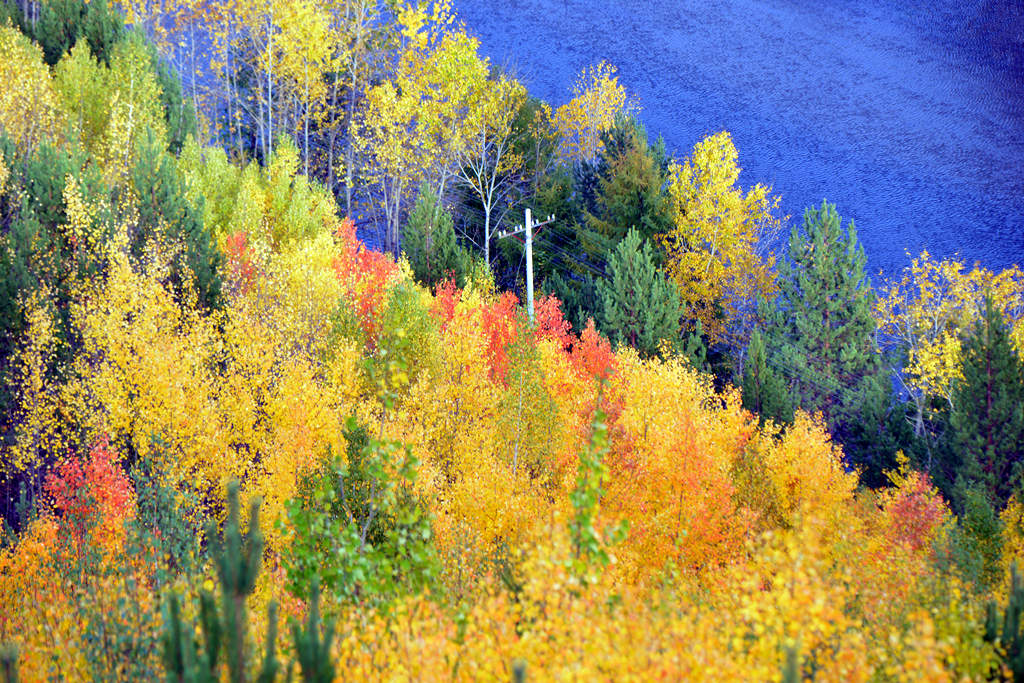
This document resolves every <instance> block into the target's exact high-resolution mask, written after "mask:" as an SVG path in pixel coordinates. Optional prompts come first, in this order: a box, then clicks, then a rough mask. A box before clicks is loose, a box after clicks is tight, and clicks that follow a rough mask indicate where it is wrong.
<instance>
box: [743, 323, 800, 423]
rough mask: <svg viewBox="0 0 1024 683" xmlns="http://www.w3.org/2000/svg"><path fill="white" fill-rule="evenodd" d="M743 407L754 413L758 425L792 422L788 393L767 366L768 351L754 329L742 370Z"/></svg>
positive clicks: (791, 408) (775, 374)
mask: <svg viewBox="0 0 1024 683" xmlns="http://www.w3.org/2000/svg"><path fill="white" fill-rule="evenodd" d="M743 407H744V408H746V409H747V410H749V411H751V412H752V413H756V414H757V415H758V417H759V418H760V422H761V424H764V421H765V420H773V421H775V422H776V423H788V422H792V421H793V405H792V403H791V402H790V398H789V390H788V389H787V388H786V383H785V382H784V381H783V380H782V378H781V377H780V376H779V374H778V373H777V372H776V371H775V369H774V368H772V367H771V366H770V365H768V352H767V350H766V349H765V345H764V336H763V335H762V334H761V330H760V329H759V328H754V334H752V335H751V337H750V346H749V347H748V349H747V362H746V364H745V365H744V368H743Z"/></svg>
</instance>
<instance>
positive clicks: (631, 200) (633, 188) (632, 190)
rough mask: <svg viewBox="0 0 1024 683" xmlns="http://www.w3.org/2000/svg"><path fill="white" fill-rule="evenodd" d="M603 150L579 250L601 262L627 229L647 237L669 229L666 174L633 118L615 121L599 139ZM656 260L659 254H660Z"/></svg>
mask: <svg viewBox="0 0 1024 683" xmlns="http://www.w3.org/2000/svg"><path fill="white" fill-rule="evenodd" d="M602 139H603V141H604V151H603V152H602V154H601V159H600V162H599V164H598V170H597V194H596V196H595V198H594V210H593V211H587V212H585V218H584V220H585V223H586V227H585V228H584V229H582V230H581V234H580V237H581V241H582V242H583V247H584V248H585V249H586V250H587V251H588V252H589V253H590V254H591V255H592V256H593V257H595V258H597V259H600V260H603V259H604V258H606V255H607V254H608V253H609V252H610V251H611V250H612V249H614V248H615V246H616V245H617V244H618V243H619V242H620V241H621V240H622V239H623V238H624V237H625V236H626V233H627V231H628V230H629V229H630V228H636V230H637V231H638V232H640V234H641V235H642V236H643V237H644V238H646V239H650V238H651V237H653V236H654V235H657V234H660V233H663V232H666V231H668V230H669V228H670V227H671V222H672V216H671V207H670V206H669V203H668V198H667V196H666V194H665V192H664V191H663V189H662V188H663V186H664V184H665V173H664V171H663V169H662V167H661V165H660V164H659V161H658V159H657V158H656V157H655V154H654V152H653V151H652V150H651V149H650V147H649V145H648V144H647V133H646V131H645V130H644V129H643V126H641V125H640V124H639V123H638V122H637V121H636V120H635V119H632V118H620V120H619V121H617V122H616V125H615V127H614V128H612V129H611V130H610V131H608V132H607V133H605V134H604V135H603V136H602ZM659 258H660V255H659Z"/></svg>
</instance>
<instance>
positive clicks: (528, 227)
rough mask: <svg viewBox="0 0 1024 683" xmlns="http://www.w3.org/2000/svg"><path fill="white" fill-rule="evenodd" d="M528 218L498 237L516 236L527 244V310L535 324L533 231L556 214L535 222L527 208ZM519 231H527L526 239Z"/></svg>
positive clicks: (531, 322)
mask: <svg viewBox="0 0 1024 683" xmlns="http://www.w3.org/2000/svg"><path fill="white" fill-rule="evenodd" d="M525 217H526V220H525V222H524V224H523V225H517V226H516V227H514V228H512V229H511V230H506V231H505V232H499V233H498V239H502V238H504V237H515V238H516V239H518V240H520V241H522V242H523V243H524V244H525V245H526V311H527V313H528V314H529V316H530V324H531V325H532V324H533V232H534V230H536V229H537V228H542V227H544V226H545V225H548V224H549V223H553V222H554V220H555V217H554V216H548V218H547V220H546V221H543V222H541V223H534V222H533V212H532V211H530V209H527V210H526V216H525ZM519 233H526V234H525V235H524V237H525V239H523V238H522V237H519Z"/></svg>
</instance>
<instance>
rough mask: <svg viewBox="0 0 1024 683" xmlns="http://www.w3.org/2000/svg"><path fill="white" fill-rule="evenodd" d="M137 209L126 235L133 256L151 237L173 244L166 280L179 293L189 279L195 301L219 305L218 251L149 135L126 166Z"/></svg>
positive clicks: (198, 212) (167, 158)
mask: <svg viewBox="0 0 1024 683" xmlns="http://www.w3.org/2000/svg"><path fill="white" fill-rule="evenodd" d="M131 178H132V184H133V187H134V189H135V197H136V200H137V203H136V208H137V210H138V223H137V228H136V230H135V232H134V234H132V236H131V249H132V253H133V255H135V256H136V257H138V256H140V255H141V253H142V250H143V247H144V246H145V245H146V244H147V242H148V241H150V240H152V239H157V240H163V241H166V242H168V243H170V244H174V245H179V246H180V250H179V251H178V253H177V255H176V256H175V258H174V261H173V264H172V271H171V283H172V285H173V286H174V287H175V290H176V291H177V292H178V293H179V294H181V293H183V292H184V290H185V288H186V286H187V284H186V283H187V282H188V281H189V279H192V286H193V287H194V288H195V293H196V296H197V297H198V300H199V302H200V303H201V304H202V305H204V306H205V307H207V308H216V307H218V306H220V304H221V275H220V270H219V269H220V263H221V255H220V252H219V251H218V250H217V247H216V246H215V245H214V243H213V241H212V239H211V238H210V232H209V230H207V229H206V227H205V226H204V225H203V210H202V207H201V206H199V207H196V206H193V205H192V204H191V202H189V201H188V199H187V198H186V196H185V190H184V188H183V187H182V184H181V180H180V179H179V177H178V174H177V173H176V171H175V169H174V161H173V159H172V157H171V156H170V155H169V154H167V153H166V152H165V151H164V150H163V149H162V146H161V145H159V144H158V143H157V142H156V141H155V140H154V139H153V138H152V136H150V139H149V141H148V143H147V144H144V145H143V146H142V149H141V150H140V152H139V156H138V159H137V160H136V163H135V166H134V168H133V169H132V175H131Z"/></svg>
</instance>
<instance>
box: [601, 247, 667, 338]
mask: <svg viewBox="0 0 1024 683" xmlns="http://www.w3.org/2000/svg"><path fill="white" fill-rule="evenodd" d="M641 242H642V240H641V237H640V233H639V232H637V231H636V230H635V229H631V230H630V231H629V232H628V233H627V234H626V237H625V239H623V240H622V242H620V243H619V245H618V246H617V247H616V248H615V250H614V251H613V252H612V253H611V254H610V255H609V257H608V271H609V272H608V278H607V279H605V280H602V281H599V282H598V283H597V290H598V295H599V296H600V298H601V329H602V331H603V332H604V333H605V334H607V335H608V336H609V337H611V338H612V339H613V340H615V341H616V342H617V343H619V344H629V345H630V346H632V347H634V348H635V349H637V350H638V351H639V352H640V353H641V354H644V355H647V356H650V355H653V354H654V353H656V352H657V350H658V344H659V342H661V340H663V339H665V340H668V341H669V342H671V343H675V342H676V340H677V339H678V338H679V319H680V316H681V315H682V301H681V299H680V297H679V292H678V290H676V287H675V285H674V284H673V283H672V282H671V281H670V280H668V278H666V277H665V274H664V273H663V272H662V271H661V269H659V268H658V267H657V266H655V264H654V253H653V249H652V248H651V245H650V242H642V243H641Z"/></svg>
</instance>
